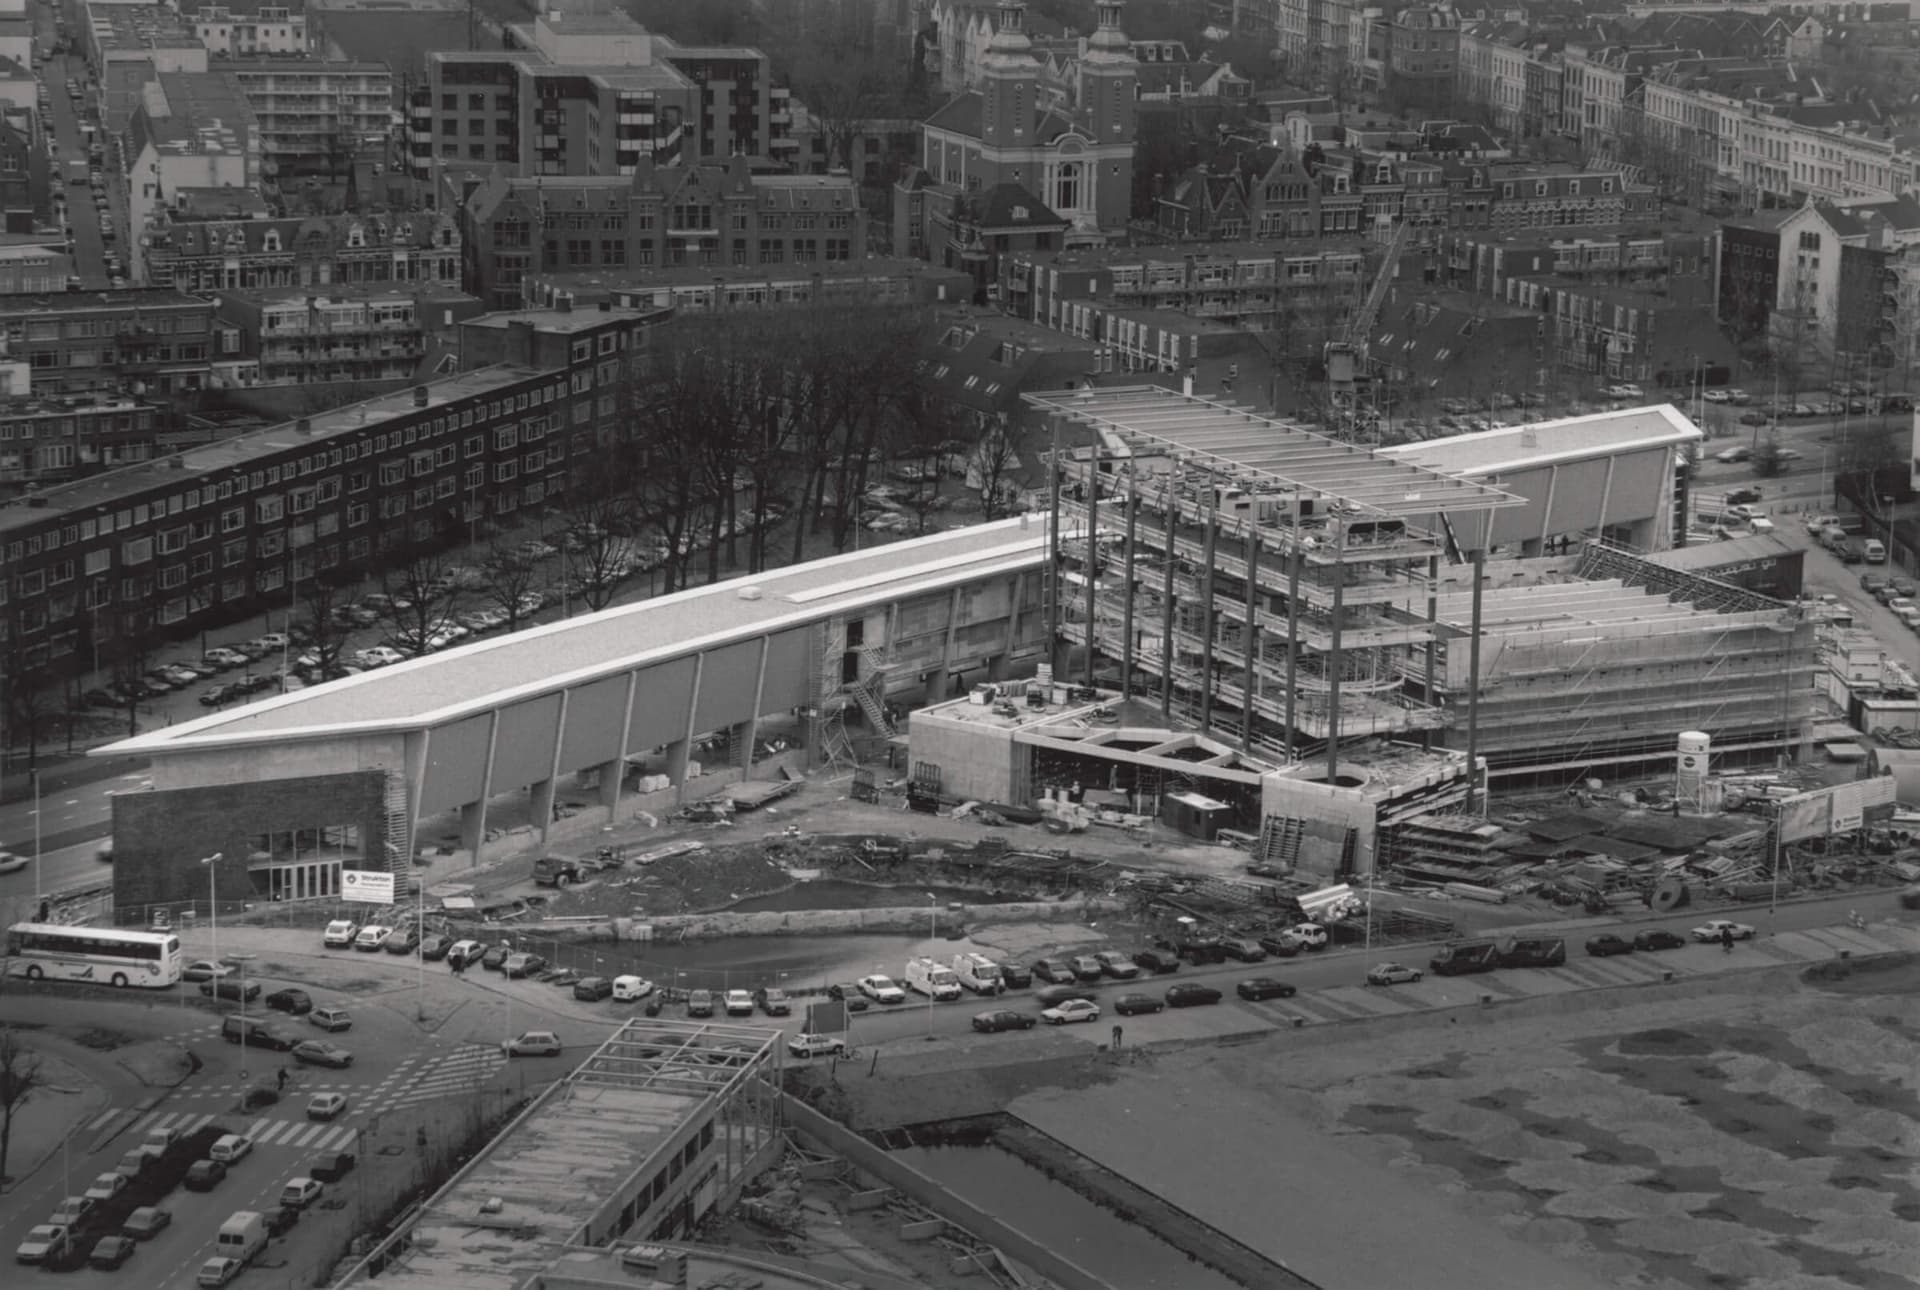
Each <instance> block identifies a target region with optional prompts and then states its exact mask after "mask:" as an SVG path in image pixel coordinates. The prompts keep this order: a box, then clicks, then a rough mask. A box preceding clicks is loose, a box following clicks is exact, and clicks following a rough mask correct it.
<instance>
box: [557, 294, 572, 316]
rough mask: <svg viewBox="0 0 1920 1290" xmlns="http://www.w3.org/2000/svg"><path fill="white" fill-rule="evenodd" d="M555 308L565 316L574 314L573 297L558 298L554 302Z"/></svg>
mask: <svg viewBox="0 0 1920 1290" xmlns="http://www.w3.org/2000/svg"><path fill="white" fill-rule="evenodd" d="M553 307H554V308H555V309H556V310H558V311H559V312H561V313H563V314H570V313H572V312H573V297H572V296H560V297H557V298H556V299H555V300H554V302H553Z"/></svg>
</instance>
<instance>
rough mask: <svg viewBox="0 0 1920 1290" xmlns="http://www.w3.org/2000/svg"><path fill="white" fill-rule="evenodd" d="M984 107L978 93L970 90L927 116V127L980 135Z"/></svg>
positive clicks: (976, 136) (974, 135)
mask: <svg viewBox="0 0 1920 1290" xmlns="http://www.w3.org/2000/svg"><path fill="white" fill-rule="evenodd" d="M983 112H984V108H983V106H982V100H981V98H980V96H979V95H978V94H976V93H975V92H974V91H972V90H968V91H967V92H966V93H964V94H956V95H954V96H953V97H952V98H950V99H948V100H947V102H946V105H945V106H944V107H942V108H941V109H940V110H939V111H937V112H935V113H934V114H933V115H932V116H930V117H928V118H927V127H928V128H929V129H933V130H951V131H953V132H954V133H955V134H964V135H969V136H971V137H973V138H975V139H977V138H979V137H980V118H981V116H982V115H983Z"/></svg>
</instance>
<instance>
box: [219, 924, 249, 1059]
mask: <svg viewBox="0 0 1920 1290" xmlns="http://www.w3.org/2000/svg"><path fill="white" fill-rule="evenodd" d="M230 957H232V959H233V961H234V962H235V963H238V964H239V965H240V995H239V997H238V998H237V999H235V1000H234V1002H235V1003H237V1004H239V1005H240V1011H241V1012H245V1011H246V1010H247V964H249V963H251V962H253V955H251V954H235V955H232V956H230ZM223 979H224V978H221V977H215V978H213V982H214V984H213V990H214V993H215V994H218V993H219V992H220V982H221V981H222V980H223ZM245 1038H246V1037H243V1038H242V1042H241V1044H240V1078H241V1079H246V1078H247V1048H248V1047H249V1045H248V1044H247V1043H246V1042H245Z"/></svg>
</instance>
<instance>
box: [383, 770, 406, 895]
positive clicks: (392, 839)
mask: <svg viewBox="0 0 1920 1290" xmlns="http://www.w3.org/2000/svg"><path fill="white" fill-rule="evenodd" d="M386 820H387V838H386V842H387V845H386V847H385V848H384V850H385V855H386V861H387V864H386V868H387V872H388V873H391V874H396V875H405V874H406V873H407V872H408V866H410V865H411V864H412V863H413V857H412V856H410V855H408V854H407V847H408V843H409V835H410V834H411V833H412V831H413V828H412V825H413V813H412V811H411V810H410V809H409V808H408V806H407V777H406V776H405V775H403V774H402V773H400V772H399V771H397V770H390V771H388V772H387V792H386Z"/></svg>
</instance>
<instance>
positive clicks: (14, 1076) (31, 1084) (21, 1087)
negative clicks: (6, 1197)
mask: <svg viewBox="0 0 1920 1290" xmlns="http://www.w3.org/2000/svg"><path fill="white" fill-rule="evenodd" d="M46 1084H47V1078H46V1075H45V1073H44V1072H43V1071H42V1069H41V1065H40V1056H39V1054H37V1053H35V1052H34V1051H33V1050H32V1049H30V1048H28V1047H27V1045H26V1043H25V1042H24V1041H23V1040H22V1039H21V1038H20V1032H19V1031H17V1030H12V1029H6V1030H0V1186H4V1185H5V1184H6V1183H7V1182H9V1181H10V1178H9V1176H8V1174H7V1154H8V1152H9V1151H10V1150H11V1149H12V1147H13V1117H14V1116H15V1115H16V1114H17V1113H18V1112H19V1111H20V1109H21V1108H22V1107H24V1106H25V1105H26V1104H27V1102H28V1101H29V1100H30V1099H31V1098H32V1097H33V1095H34V1093H35V1092H36V1091H37V1090H39V1089H42V1088H44V1087H46Z"/></svg>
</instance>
